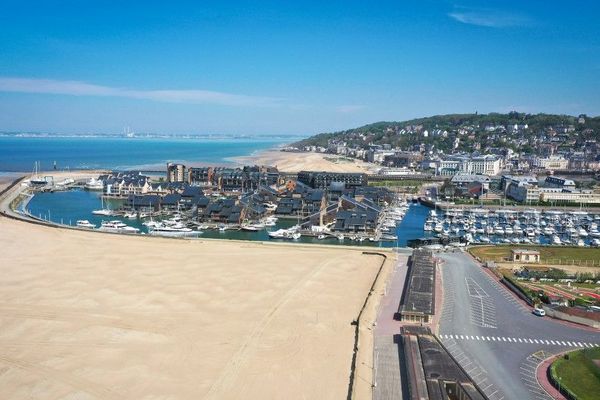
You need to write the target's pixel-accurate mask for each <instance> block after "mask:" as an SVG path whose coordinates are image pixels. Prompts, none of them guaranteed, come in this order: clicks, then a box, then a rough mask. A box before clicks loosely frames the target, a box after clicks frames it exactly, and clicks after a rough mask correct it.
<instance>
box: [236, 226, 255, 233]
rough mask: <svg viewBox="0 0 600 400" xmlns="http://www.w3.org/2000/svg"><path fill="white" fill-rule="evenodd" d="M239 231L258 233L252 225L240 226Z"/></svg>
mask: <svg viewBox="0 0 600 400" xmlns="http://www.w3.org/2000/svg"><path fill="white" fill-rule="evenodd" d="M240 229H241V230H243V231H248V232H258V231H259V229H258V228H257V227H256V226H254V225H242V226H240Z"/></svg>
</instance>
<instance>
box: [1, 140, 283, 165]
mask: <svg viewBox="0 0 600 400" xmlns="http://www.w3.org/2000/svg"><path fill="white" fill-rule="evenodd" d="M292 140H293V139H291V138H287V139H285V141H284V139H279V140H276V139H268V140H267V139H263V138H258V139H223V140H211V139H143V138H131V139H130V138H98V137H94V138H62V137H54V138H46V137H44V138H29V137H27V138H26V137H0V171H4V172H15V171H19V172H29V171H32V170H33V168H34V163H35V162H36V161H39V162H40V169H41V170H46V171H47V170H51V169H53V167H54V162H56V166H57V169H59V170H64V169H118V170H125V169H153V168H157V167H158V168H160V169H164V168H165V164H166V163H167V162H169V161H174V162H182V163H184V164H185V163H187V164H190V163H194V162H196V163H197V162H201V163H205V164H215V163H219V164H222V163H224V162H227V159H228V158H230V157H237V156H245V155H250V154H252V153H253V152H255V151H258V150H266V149H269V148H271V147H274V146H277V145H281V144H284V143H285V142H286V141H288V142H289V141H292Z"/></svg>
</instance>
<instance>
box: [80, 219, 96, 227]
mask: <svg viewBox="0 0 600 400" xmlns="http://www.w3.org/2000/svg"><path fill="white" fill-rule="evenodd" d="M77 227H79V228H88V229H94V228H95V227H96V225H94V224H92V223H91V222H90V221H88V220H87V219H80V220H78V221H77Z"/></svg>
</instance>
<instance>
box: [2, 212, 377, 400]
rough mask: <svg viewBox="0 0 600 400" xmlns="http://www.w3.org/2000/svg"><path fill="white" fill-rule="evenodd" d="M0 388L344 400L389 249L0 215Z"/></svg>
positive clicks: (97, 395) (48, 394)
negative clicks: (206, 236) (194, 237)
mask: <svg viewBox="0 0 600 400" xmlns="http://www.w3.org/2000/svg"><path fill="white" fill-rule="evenodd" d="M0 251H1V255H0V257H1V258H0V269H1V273H0V393H1V395H0V397H1V398H6V399H86V400H87V399H152V400H156V399H342V398H345V397H346V394H347V390H348V383H349V372H350V365H351V361H352V349H353V345H354V327H353V326H351V322H352V320H353V319H355V318H356V316H357V315H358V312H359V311H360V309H361V306H362V304H363V302H364V300H365V297H366V296H367V294H368V292H369V288H370V286H371V284H372V282H373V279H374V278H375V276H376V273H377V271H378V268H379V266H380V264H381V261H382V259H381V257H378V256H375V255H363V254H362V252H361V251H358V250H350V249H348V248H341V247H340V248H339V249H331V248H324V247H309V246H291V245H268V244H260V243H240V242H225V241H203V242H200V241H180V240H168V239H161V238H147V237H146V238H144V237H125V236H119V235H107V234H99V233H92V232H89V233H88V232H77V231H73V230H66V229H56V228H50V227H45V226H39V225H33V224H28V223H24V222H18V221H13V220H9V219H7V218H0Z"/></svg>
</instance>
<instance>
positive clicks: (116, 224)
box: [98, 220, 140, 233]
mask: <svg viewBox="0 0 600 400" xmlns="http://www.w3.org/2000/svg"><path fill="white" fill-rule="evenodd" d="M98 230H99V231H104V232H116V233H137V232H139V231H140V230H139V229H138V228H134V227H132V226H128V225H127V224H124V223H123V222H121V221H119V220H113V221H102V223H101V224H100V227H99V228H98Z"/></svg>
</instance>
